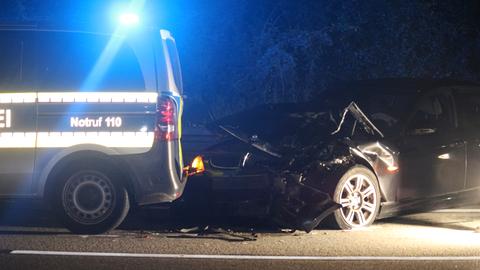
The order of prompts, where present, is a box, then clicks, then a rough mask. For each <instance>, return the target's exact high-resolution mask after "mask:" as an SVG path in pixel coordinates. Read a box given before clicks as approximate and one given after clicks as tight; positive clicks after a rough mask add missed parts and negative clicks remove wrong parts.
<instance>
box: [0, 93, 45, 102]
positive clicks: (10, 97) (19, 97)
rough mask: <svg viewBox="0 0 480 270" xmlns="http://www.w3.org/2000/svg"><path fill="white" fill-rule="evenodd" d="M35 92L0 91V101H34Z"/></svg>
mask: <svg viewBox="0 0 480 270" xmlns="http://www.w3.org/2000/svg"><path fill="white" fill-rule="evenodd" d="M36 98H37V93H0V103H3V104H5V103H34V102H35V99H36Z"/></svg>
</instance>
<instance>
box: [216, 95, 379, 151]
mask: <svg viewBox="0 0 480 270" xmlns="http://www.w3.org/2000/svg"><path fill="white" fill-rule="evenodd" d="M338 115H340V117H339V119H338V120H336V119H335V117H334V116H333V114H332V113H331V112H321V111H320V112H319V111H318V110H316V109H315V108H311V107H309V106H302V105H298V104H279V105H265V106H262V107H257V108H254V109H252V110H249V111H246V112H242V113H239V114H236V115H233V116H230V117H227V118H224V119H221V120H220V121H217V122H216V125H217V127H218V128H220V129H221V130H223V131H224V132H226V133H227V134H229V135H231V136H233V137H234V138H236V139H238V140H240V141H242V142H244V143H246V144H250V145H251V146H252V147H254V148H256V149H258V150H260V151H262V152H265V153H267V154H269V155H271V156H273V157H277V158H280V157H282V156H283V155H284V154H285V153H290V152H292V150H293V151H295V150H298V149H302V148H305V147H306V146H308V145H318V144H319V143H320V142H326V141H331V140H335V139H338V138H339V137H340V138H342V137H352V136H353V135H354V134H355V133H356V132H358V130H360V129H361V130H362V131H363V132H364V133H365V134H367V135H369V136H373V137H381V138H383V137H384V135H383V133H382V132H381V131H380V130H379V129H378V128H377V127H376V126H375V125H374V124H373V123H372V121H371V120H370V119H369V118H368V117H367V116H366V115H365V113H363V111H362V110H361V109H360V108H359V107H358V105H357V104H356V103H355V102H353V101H352V102H350V104H348V105H347V106H346V107H345V108H344V109H343V110H342V111H341V112H340V113H338Z"/></svg>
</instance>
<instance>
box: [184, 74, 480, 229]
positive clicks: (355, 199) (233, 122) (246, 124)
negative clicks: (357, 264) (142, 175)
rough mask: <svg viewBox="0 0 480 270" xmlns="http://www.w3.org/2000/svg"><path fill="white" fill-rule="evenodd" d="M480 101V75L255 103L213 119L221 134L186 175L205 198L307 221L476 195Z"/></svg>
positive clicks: (398, 210) (454, 202) (353, 217)
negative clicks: (479, 81)
mask: <svg viewBox="0 0 480 270" xmlns="http://www.w3.org/2000/svg"><path fill="white" fill-rule="evenodd" d="M479 108H480V87H479V86H477V85H474V84H469V83H458V82H445V81H415V80H390V81H381V82H379V81H373V82H372V81H368V82H357V83H355V84H353V85H347V86H346V87H344V88H339V89H336V90H335V91H329V92H326V93H324V94H323V95H321V96H320V97H317V98H316V99H315V100H313V101H311V102H307V103H301V104H275V105H264V106H259V107H256V108H253V109H251V110H248V111H244V112H241V113H238V114H235V115H232V116H229V117H226V118H223V119H220V120H217V121H214V123H213V124H212V125H211V129H212V130H214V131H215V132H217V133H218V134H223V136H222V137H221V140H220V141H219V142H218V143H216V144H214V145H213V146H211V147H208V148H207V149H205V150H203V151H202V152H201V153H199V154H200V155H201V157H198V158H196V159H195V160H194V162H193V163H192V165H191V166H190V167H189V168H187V170H188V172H189V173H190V174H192V175H194V176H193V177H191V178H190V180H189V182H190V183H189V184H194V183H195V182H196V181H198V182H201V181H203V183H204V184H205V186H206V188H205V190H203V192H202V196H204V198H207V200H208V201H209V207H211V206H212V205H215V206H216V207H220V208H222V209H223V210H224V211H227V212H229V213H232V214H233V213H235V214H239V215H248V214H252V213H254V214H257V215H265V216H270V217H272V218H273V219H275V220H276V221H278V222H280V223H281V224H282V225H286V226H290V227H293V228H296V229H302V230H305V231H311V230H312V229H314V228H315V227H317V226H318V225H319V224H320V222H321V221H322V220H324V219H325V218H327V217H328V219H329V221H330V223H332V224H333V225H335V226H336V227H338V228H341V229H351V228H357V227H363V226H367V225H370V224H372V223H373V222H374V220H375V219H378V218H384V217H390V216H394V215H400V214H407V213H413V212H418V211H425V210H433V209H439V208H447V207H456V206H460V205H466V204H475V203H479V202H480V199H479V198H480V196H478V193H479V192H480V180H479V179H480V169H479V168H480V167H479V166H476V165H478V163H479V162H480V149H479V148H478V140H479V139H480V135H478V134H480V133H479V132H480V122H479V121H478V120H476V119H479V116H480V109H479ZM187 189H188V187H187ZM187 192H188V190H187ZM186 196H188V194H187V195H186ZM209 209H213V208H209ZM217 209H218V208H217ZM211 211H213V210H211Z"/></svg>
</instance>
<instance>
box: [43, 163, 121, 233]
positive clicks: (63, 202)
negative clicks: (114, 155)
mask: <svg viewBox="0 0 480 270" xmlns="http://www.w3.org/2000/svg"><path fill="white" fill-rule="evenodd" d="M84 163H85V162H84ZM54 183H55V186H54V187H53V194H52V196H53V198H52V200H53V208H54V211H55V212H56V215H57V217H58V218H59V219H60V220H61V221H62V223H63V224H64V225H65V227H66V228H67V229H69V230H70V231H71V232H73V233H76V234H101V233H106V232H108V231H110V230H113V229H115V228H116V227H117V226H118V225H120V224H121V223H122V221H123V220H124V219H125V217H126V216H127V214H128V211H129V208H130V203H129V198H128V192H127V189H126V188H125V186H124V184H123V183H122V181H121V179H120V177H118V175H117V174H115V173H113V172H112V170H111V169H109V168H108V166H102V164H101V163H98V164H94V163H90V164H89V162H87V163H85V165H74V166H71V167H70V168H69V169H68V170H66V171H65V172H63V173H60V174H59V175H58V176H57V177H56V181H55V182H54Z"/></svg>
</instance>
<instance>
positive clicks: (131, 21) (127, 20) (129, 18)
mask: <svg viewBox="0 0 480 270" xmlns="http://www.w3.org/2000/svg"><path fill="white" fill-rule="evenodd" d="M118 22H119V23H120V24H121V25H124V26H135V25H138V24H139V23H140V18H139V17H138V14H136V13H132V12H126V13H122V14H120V16H118Z"/></svg>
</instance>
